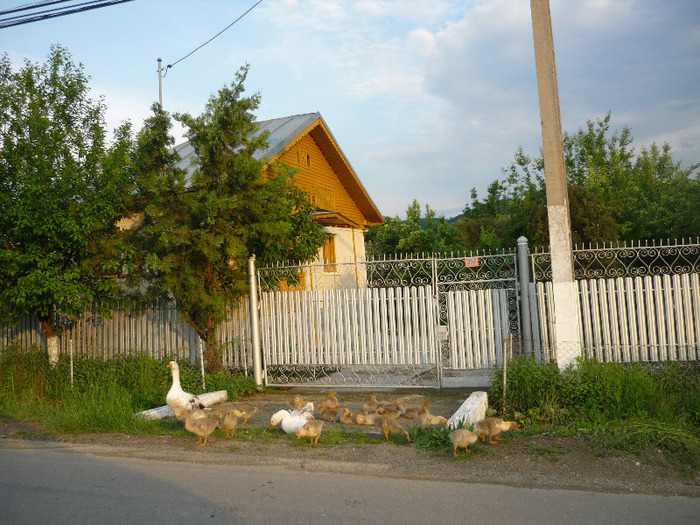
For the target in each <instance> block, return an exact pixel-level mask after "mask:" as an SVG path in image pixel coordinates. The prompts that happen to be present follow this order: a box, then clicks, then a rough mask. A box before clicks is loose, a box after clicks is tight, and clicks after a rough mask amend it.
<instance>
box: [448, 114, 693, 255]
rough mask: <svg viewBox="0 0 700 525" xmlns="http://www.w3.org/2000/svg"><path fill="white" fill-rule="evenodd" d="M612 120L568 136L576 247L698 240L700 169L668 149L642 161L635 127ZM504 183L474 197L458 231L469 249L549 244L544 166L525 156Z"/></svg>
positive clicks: (654, 150) (519, 154) (646, 154)
mask: <svg viewBox="0 0 700 525" xmlns="http://www.w3.org/2000/svg"><path fill="white" fill-rule="evenodd" d="M610 119H611V117H610V113H608V114H607V115H606V116H605V117H604V118H602V119H599V120H597V121H596V122H592V121H588V122H587V124H586V126H585V128H584V129H579V130H578V131H577V132H576V133H574V134H568V133H565V134H564V156H565V162H566V171H567V180H568V193H569V209H570V214H571V228H572V237H573V240H574V242H575V243H577V244H580V243H584V242H601V241H603V242H605V241H615V240H641V239H650V238H651V239H661V238H683V237H689V236H695V235H697V233H698V231H699V228H700V224H699V221H700V218H698V214H697V213H694V212H693V211H692V210H695V209H697V208H698V206H700V175H698V173H697V169H698V167H699V166H700V164H695V165H692V166H689V167H683V166H682V165H681V164H680V163H678V162H674V161H673V159H672V157H671V149H670V146H669V145H668V144H664V145H663V146H661V147H659V146H657V145H656V144H652V145H651V146H650V147H649V148H648V149H647V148H642V149H641V150H640V152H639V153H638V154H636V155H635V152H634V149H633V148H632V146H631V145H632V136H631V132H630V129H629V128H628V127H623V129H622V131H621V132H613V131H611V129H610ZM503 175H504V178H503V179H502V180H497V181H494V182H493V183H491V184H490V185H489V187H488V190H487V194H486V196H485V198H484V199H483V200H480V199H479V198H478V196H477V194H476V191H474V190H472V195H471V199H472V202H471V204H469V205H467V206H466V207H465V209H464V219H462V220H461V221H459V222H458V223H457V224H456V227H457V229H458V230H459V232H460V240H461V242H462V243H463V245H464V246H465V247H466V248H467V249H474V248H493V247H494V246H495V247H511V246H515V244H516V242H517V239H518V237H520V236H523V235H524V236H525V237H527V238H528V239H529V240H530V242H531V243H532V244H534V245H539V246H544V245H546V244H548V242H549V241H548V239H549V235H548V223H547V212H546V202H547V199H546V191H545V176H544V161H543V159H542V157H541V156H540V157H538V158H531V157H529V156H527V155H526V154H525V153H524V152H523V150H522V149H521V148H519V149H518V150H517V151H516V153H515V159H514V161H513V163H512V164H511V165H510V166H509V167H507V168H506V169H504V170H503Z"/></svg>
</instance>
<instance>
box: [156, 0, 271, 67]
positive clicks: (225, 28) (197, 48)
mask: <svg viewBox="0 0 700 525" xmlns="http://www.w3.org/2000/svg"><path fill="white" fill-rule="evenodd" d="M260 2H262V0H258V1H257V2H256V3H255V4H254V5H253V6H252V7H251V8H250V9H248V10H247V11H246V12H245V13H243V14H242V15H241V16H239V17H238V18H236V19H235V20H234V21H233V22H231V23H230V24H229V25H227V26H226V27H224V28H223V29H222V30H221V31H219V32H218V33H217V34H215V35H214V36H213V37H211V38H210V39H209V40H207V41H206V42H204V43H203V44H202V45H201V46H199V47H196V48H195V49H193V50H192V51H190V52H189V53H187V54H186V55H185V56H184V57H182V58H181V59H180V60H176V61H175V62H173V63H172V64H168V65H167V66H165V73H164V74H163V76H165V75H166V74H167V73H168V69H170V68H171V67H173V66H174V65H176V64H179V63H180V62H182V61H183V60H185V59H186V58H187V57H189V56H190V55H192V54H194V53H195V52H196V51H199V50H200V49H202V48H203V47H204V46H206V45H207V44H208V43H209V42H211V41H212V40H214V39H215V38H216V37H218V36H219V35H221V34H222V33H223V32H224V31H226V30H227V29H228V28H230V27H231V26H232V25H233V24H235V23H236V22H238V21H239V20H240V19H241V18H243V17H244V16H245V15H247V14H248V13H250V12H251V11H252V10H253V9H255V8H256V7H257V6H258V4H259V3H260Z"/></svg>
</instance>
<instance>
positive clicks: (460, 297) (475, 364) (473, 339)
mask: <svg viewBox="0 0 700 525" xmlns="http://www.w3.org/2000/svg"><path fill="white" fill-rule="evenodd" d="M446 303H447V304H446V306H447V321H448V334H449V338H448V341H449V359H448V362H447V363H445V365H446V366H448V367H449V368H451V369H453V370H473V369H481V368H495V367H496V366H499V365H502V364H503V355H504V351H505V347H506V344H507V343H506V342H507V341H508V338H509V313H508V310H509V305H508V291H507V290H503V289H495V290H460V291H453V292H448V293H447V296H446Z"/></svg>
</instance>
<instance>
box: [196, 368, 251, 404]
mask: <svg viewBox="0 0 700 525" xmlns="http://www.w3.org/2000/svg"><path fill="white" fill-rule="evenodd" d="M205 380H206V385H207V390H208V391H209V392H216V391H217V390H226V392H227V393H228V400H229V401H237V400H238V399H239V397H240V396H247V395H249V394H253V393H255V392H257V391H258V386H257V385H256V384H255V379H254V378H253V377H246V376H243V375H241V374H231V373H230V372H227V371H226V370H220V371H219V372H216V373H212V374H205Z"/></svg>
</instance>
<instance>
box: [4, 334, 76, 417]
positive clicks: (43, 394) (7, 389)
mask: <svg viewBox="0 0 700 525" xmlns="http://www.w3.org/2000/svg"><path fill="white" fill-rule="evenodd" d="M62 392H63V385H62V384H61V381H60V374H59V373H58V372H57V371H56V370H53V369H52V368H51V367H50V366H49V359H48V356H47V354H46V352H45V351H42V350H40V349H39V348H37V347H31V348H28V349H27V350H24V349H23V348H22V347H21V345H20V344H19V343H15V344H12V345H10V346H8V347H6V348H4V349H3V350H2V351H0V404H2V403H3V402H5V401H7V400H9V399H18V400H24V401H27V402H37V401H39V400H42V399H43V400H55V399H57V398H59V397H60V396H61V394H62Z"/></svg>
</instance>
